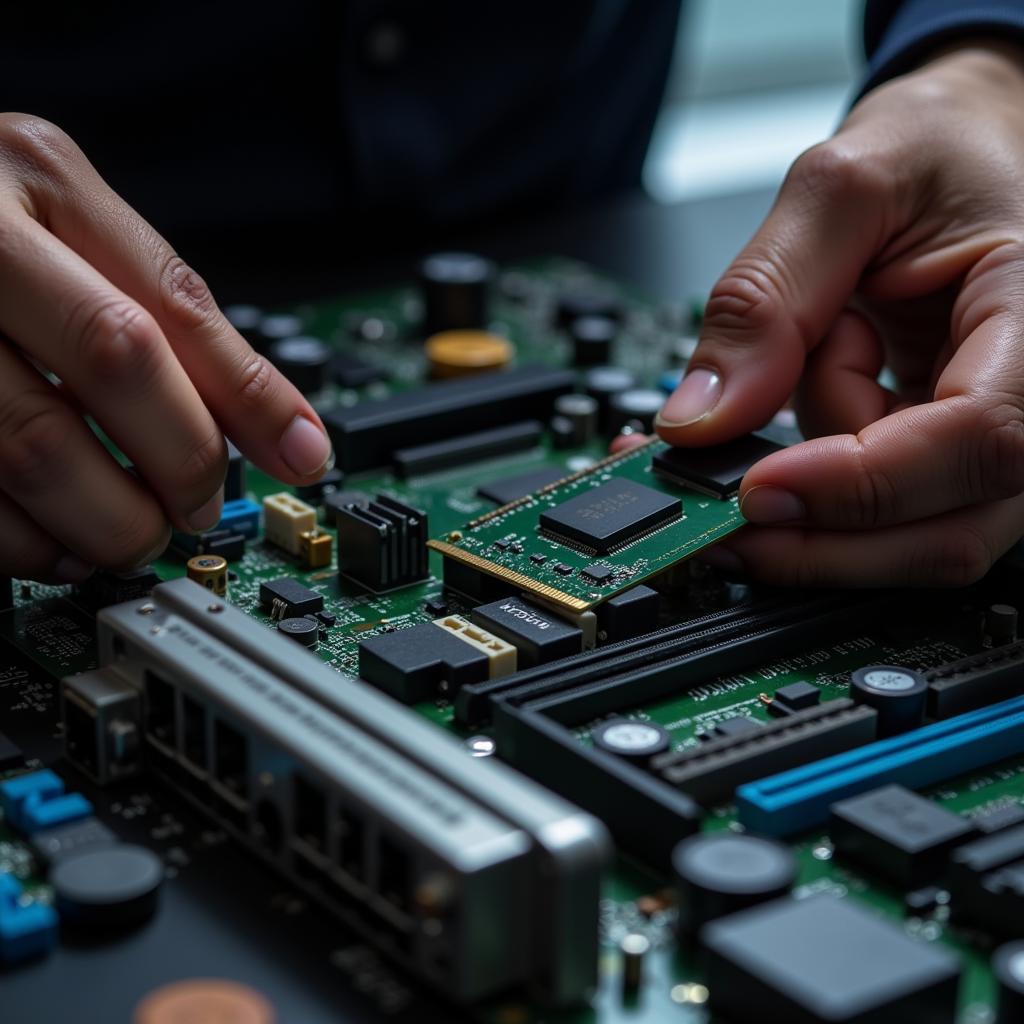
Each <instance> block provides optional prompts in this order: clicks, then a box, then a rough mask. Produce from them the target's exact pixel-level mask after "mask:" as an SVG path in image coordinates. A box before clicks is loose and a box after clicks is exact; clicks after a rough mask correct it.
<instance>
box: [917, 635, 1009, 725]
mask: <svg viewBox="0 0 1024 1024" xmlns="http://www.w3.org/2000/svg"><path fill="white" fill-rule="evenodd" d="M1022 675H1024V640H1018V641H1017V642H1016V643H1012V644H1005V645H1003V646H1002V647H993V648H991V649H989V650H984V651H980V652H979V653H977V654H971V655H969V656H968V657H966V658H961V659H960V660H959V661H953V662H950V663H949V664H946V665H939V666H938V667H937V668H933V669H931V670H930V671H928V672H926V673H925V678H926V679H927V680H928V714H929V717H931V718H938V719H944V718H952V717H953V716H954V715H962V714H964V713H965V712H967V711H974V710H976V709H978V708H983V707H986V706H987V705H989V704H996V703H998V702H999V701H1001V700H1008V699H1009V698H1010V697H1016V696H1017V695H1018V694H1019V693H1020V692H1021V676H1022Z"/></svg>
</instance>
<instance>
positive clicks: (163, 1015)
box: [132, 978, 274, 1024]
mask: <svg viewBox="0 0 1024 1024" xmlns="http://www.w3.org/2000/svg"><path fill="white" fill-rule="evenodd" d="M132 1024H274V1009H273V1007H272V1006H271V1005H270V1003H268V1002H267V1000H266V999H264V998H263V996H261V995H260V993H259V992H257V991H256V990H255V989H251V988H249V987H247V986H246V985H239V984H238V982H235V981H222V980H221V979H219V978H197V979H196V980H194V981H176V982H174V983H172V984H170V985H164V986H163V987H162V988H158V989H156V990H155V991H153V992H150V994H149V995H148V996H146V997H145V999H143V1000H142V1002H141V1003H139V1005H138V1006H136V1007H135V1013H134V1015H133V1017H132Z"/></svg>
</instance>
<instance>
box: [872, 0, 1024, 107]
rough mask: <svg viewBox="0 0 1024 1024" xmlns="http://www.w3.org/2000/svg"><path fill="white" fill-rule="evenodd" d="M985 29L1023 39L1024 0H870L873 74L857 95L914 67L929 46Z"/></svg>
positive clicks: (931, 48) (984, 30)
mask: <svg viewBox="0 0 1024 1024" xmlns="http://www.w3.org/2000/svg"><path fill="white" fill-rule="evenodd" d="M985 33H987V34H991V35H994V36H1005V37H1006V38H1007V39H1008V40H1013V41H1022V42H1024V0H1016V2H1012V0H1004V2H1003V3H995V2H985V0H980V2H972V0H903V3H900V2H899V0H868V2H867V4H866V6H865V9H864V49H865V52H866V55H867V58H868V77H867V80H866V81H865V82H864V84H863V86H861V89H860V92H859V94H858V99H859V98H860V97H861V96H863V95H864V93H866V92H867V91H868V90H869V89H873V88H874V87H875V86H876V85H880V84H881V83H882V82H884V81H886V80H888V79H890V78H895V77H896V75H901V74H903V73H904V72H905V71H909V70H910V69H911V68H913V67H914V66H915V64H917V62H918V61H919V60H920V59H921V58H922V57H923V56H924V55H925V54H927V53H928V51H929V50H934V49H935V48H936V47H937V46H941V45H943V44H945V43H948V42H952V41H953V40H955V39H956V38H958V37H963V36H972V35H980V34H985Z"/></svg>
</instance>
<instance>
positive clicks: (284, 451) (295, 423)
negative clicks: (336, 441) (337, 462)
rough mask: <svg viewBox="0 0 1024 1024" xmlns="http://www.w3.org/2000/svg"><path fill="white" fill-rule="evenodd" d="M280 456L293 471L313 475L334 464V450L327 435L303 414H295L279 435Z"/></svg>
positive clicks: (301, 474) (302, 474) (325, 470)
mask: <svg viewBox="0 0 1024 1024" xmlns="http://www.w3.org/2000/svg"><path fill="white" fill-rule="evenodd" d="M278 451H279V452H280V453H281V458H282V459H284V461H285V464H286V465H287V466H288V468H289V469H290V470H291V471H292V472H293V473H298V475H299V476H313V475H314V474H317V473H321V472H323V473H326V472H327V470H329V469H332V468H333V466H334V451H333V450H332V449H331V442H330V441H329V440H328V438H327V435H326V434H325V433H324V432H323V431H322V430H321V429H320V428H319V427H318V426H316V425H315V424H313V423H311V422H310V421H309V420H307V419H306V418H305V417H304V416H296V417H295V419H293V420H292V421H291V423H289V424H288V429H287V430H286V431H285V432H284V433H283V434H282V435H281V441H280V444H279V445H278Z"/></svg>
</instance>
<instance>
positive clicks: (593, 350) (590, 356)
mask: <svg viewBox="0 0 1024 1024" xmlns="http://www.w3.org/2000/svg"><path fill="white" fill-rule="evenodd" d="M618 333H619V325H618V324H617V323H616V322H615V321H614V320H612V319H611V318H610V317H607V316H580V317H577V318H576V319H575V320H573V322H572V323H571V324H570V325H569V335H570V337H571V338H572V351H573V359H572V361H573V363H574V364H575V365H576V366H606V365H607V364H608V363H610V362H611V361H612V344H613V342H614V341H615V335H616V334H618Z"/></svg>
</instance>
